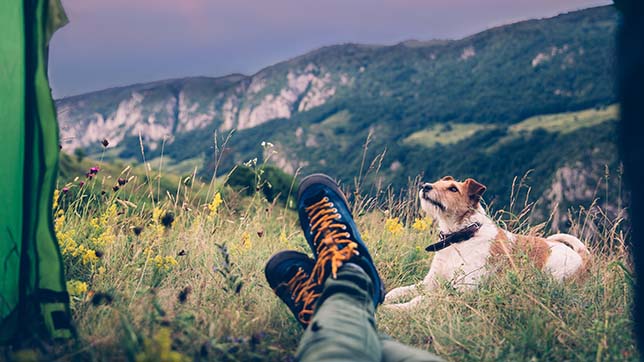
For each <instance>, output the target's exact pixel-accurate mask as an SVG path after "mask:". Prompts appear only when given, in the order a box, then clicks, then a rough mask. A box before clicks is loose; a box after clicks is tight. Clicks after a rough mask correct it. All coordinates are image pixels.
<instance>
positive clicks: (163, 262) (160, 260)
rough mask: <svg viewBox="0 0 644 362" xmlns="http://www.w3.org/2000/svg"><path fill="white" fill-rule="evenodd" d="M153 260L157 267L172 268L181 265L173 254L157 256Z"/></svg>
mask: <svg viewBox="0 0 644 362" xmlns="http://www.w3.org/2000/svg"><path fill="white" fill-rule="evenodd" d="M152 261H153V262H154V264H155V265H156V267H157V269H163V270H166V271H167V270H170V269H172V267H173V266H176V265H179V263H178V262H177V260H176V259H175V258H174V257H173V256H161V255H157V256H155V257H154V258H153V259H152Z"/></svg>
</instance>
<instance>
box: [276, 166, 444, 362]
mask: <svg viewBox="0 0 644 362" xmlns="http://www.w3.org/2000/svg"><path fill="white" fill-rule="evenodd" d="M298 213H299V217H300V225H301V226H302V230H303V231H304V236H305V238H306V240H307V242H308V243H309V245H310V247H311V250H312V251H313V255H314V257H315V259H311V258H309V257H308V256H306V255H305V254H302V253H299V252H295V251H283V252H280V253H277V254H275V255H274V256H273V257H271V259H270V260H269V261H268V263H267V265H266V268H265V274H266V279H267V281H268V282H269V285H270V286H271V288H272V289H273V290H274V291H275V293H276V294H277V295H278V296H279V297H280V299H282V301H283V302H284V303H285V304H286V305H287V306H288V307H289V308H290V309H291V311H292V312H293V315H294V316H295V317H296V318H297V320H298V321H299V322H300V323H301V325H302V326H303V327H305V328H306V331H305V333H304V336H303V337H302V340H301V341H300V346H299V348H298V351H297V357H298V359H299V360H301V361H381V360H382V357H383V351H382V344H381V341H380V337H379V336H378V334H377V330H376V324H375V320H374V312H375V309H376V306H377V305H378V304H380V303H382V301H383V299H384V286H383V283H382V281H381V279H380V276H379V275H378V271H377V270H376V267H375V265H374V263H373V260H372V258H371V255H370V254H369V250H368V249H367V246H366V245H365V244H364V242H363V241H362V239H361V237H360V233H359V232H358V230H357V227H356V224H355V222H354V221H353V217H352V215H351V212H350V210H349V207H348V205H347V201H346V198H345V197H344V194H343V193H342V191H340V189H339V187H338V186H337V184H336V183H335V182H334V181H333V180H332V179H331V178H329V177H328V176H325V175H320V174H317V175H311V176H309V177H307V178H305V179H304V180H303V181H302V183H301V184H300V187H299V189H298ZM311 316H312V318H311ZM387 346H388V348H389V353H387V355H388V356H391V357H392V358H393V357H395V356H397V355H398V356H399V357H400V358H399V359H398V360H401V361H403V360H405V359H404V358H411V357H414V356H415V357H419V358H420V359H417V360H432V359H422V358H425V357H427V358H429V357H428V356H433V355H429V354H427V355H421V354H419V353H417V351H416V350H414V349H411V348H402V347H401V346H399V345H397V344H395V343H390V342H387ZM421 357H422V358H421ZM412 360H413V359H412Z"/></svg>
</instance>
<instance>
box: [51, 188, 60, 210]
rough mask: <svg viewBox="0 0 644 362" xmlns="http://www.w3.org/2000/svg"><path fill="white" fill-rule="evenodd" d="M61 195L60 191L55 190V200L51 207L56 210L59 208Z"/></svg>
mask: <svg viewBox="0 0 644 362" xmlns="http://www.w3.org/2000/svg"><path fill="white" fill-rule="evenodd" d="M59 195H60V191H58V190H54V200H53V202H52V204H51V209H52V210H56V209H57V208H58V196H59Z"/></svg>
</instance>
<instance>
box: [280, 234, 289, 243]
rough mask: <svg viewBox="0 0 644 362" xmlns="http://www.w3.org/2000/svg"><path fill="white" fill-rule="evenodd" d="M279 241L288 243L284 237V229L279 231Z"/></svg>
mask: <svg viewBox="0 0 644 362" xmlns="http://www.w3.org/2000/svg"><path fill="white" fill-rule="evenodd" d="M280 242H282V243H283V244H285V245H288V238H287V237H286V232H285V231H284V230H282V232H281V233H280Z"/></svg>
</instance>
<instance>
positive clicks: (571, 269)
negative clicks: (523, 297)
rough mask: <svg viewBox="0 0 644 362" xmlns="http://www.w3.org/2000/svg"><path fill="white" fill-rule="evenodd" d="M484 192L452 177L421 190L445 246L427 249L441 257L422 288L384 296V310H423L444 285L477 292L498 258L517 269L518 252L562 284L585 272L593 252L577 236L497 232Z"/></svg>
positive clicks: (473, 183)
mask: <svg viewBox="0 0 644 362" xmlns="http://www.w3.org/2000/svg"><path fill="white" fill-rule="evenodd" d="M485 190H486V187H485V186H484V185H482V184H481V183H479V182H478V181H476V180H474V179H471V178H468V179H467V180H465V181H464V182H458V181H456V180H454V178H453V177H451V176H445V177H443V178H442V179H440V180H438V181H436V182H434V183H424V184H423V185H422V186H421V188H420V191H419V194H418V195H419V198H420V204H421V208H422V209H423V211H424V212H425V213H426V214H428V215H429V216H431V217H432V218H433V219H434V220H435V221H436V222H437V223H438V227H439V229H440V241H439V242H438V243H436V244H433V245H430V246H428V247H427V250H428V251H435V252H436V254H435V255H434V259H433V260H432V264H431V267H430V269H429V273H428V274H427V276H426V277H425V279H424V280H423V281H422V283H419V284H417V285H410V286H406V287H399V288H395V289H393V290H391V291H390V292H389V293H387V295H386V296H385V301H384V304H385V305H389V306H390V307H392V308H395V309H396V308H397V309H407V308H410V307H413V306H415V305H418V304H419V303H420V302H421V301H422V299H423V296H422V295H417V294H419V292H422V291H431V290H432V289H433V288H436V287H437V286H438V285H439V283H440V282H441V281H447V282H449V283H450V284H451V285H452V286H454V287H455V288H456V289H459V290H464V289H468V288H475V287H476V286H477V285H478V283H479V282H480V280H481V278H482V277H484V276H486V275H488V274H489V273H490V272H491V271H492V269H493V268H491V267H490V266H491V265H490V264H491V263H493V260H494V258H495V257H507V258H508V259H509V261H510V263H511V264H512V265H513V266H514V263H513V261H512V258H511V255H510V253H511V252H512V251H513V250H517V249H520V250H522V251H525V253H526V255H527V256H528V257H529V258H530V259H531V261H532V262H534V263H535V265H536V266H537V267H538V268H540V269H541V270H543V271H546V272H549V273H550V274H552V276H553V277H554V278H555V279H557V280H560V281H561V280H564V279H567V278H570V277H572V276H574V275H576V274H578V273H580V272H581V271H582V270H583V269H584V266H585V264H586V262H587V260H588V258H589V256H590V253H589V251H588V249H587V248H586V246H585V245H584V244H583V243H582V242H581V241H580V240H579V239H577V238H576V237H574V236H572V235H568V234H556V235H552V236H550V237H548V238H541V237H535V236H523V235H515V234H513V233H511V232H509V231H507V230H504V229H502V228H500V227H498V226H497V225H496V224H495V223H494V222H493V221H492V219H491V218H490V217H489V216H488V215H487V214H486V212H485V210H484V209H483V207H482V206H481V198H482V196H483V193H484V192H485ZM514 267H516V266H514ZM421 294H422V293H421ZM413 295H417V296H416V297H415V298H413V299H412V300H411V301H409V302H407V303H398V304H395V302H397V301H399V300H400V299H402V298H404V297H409V296H413Z"/></svg>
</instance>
